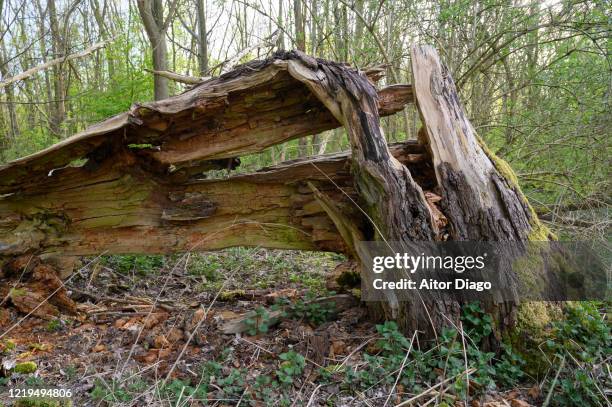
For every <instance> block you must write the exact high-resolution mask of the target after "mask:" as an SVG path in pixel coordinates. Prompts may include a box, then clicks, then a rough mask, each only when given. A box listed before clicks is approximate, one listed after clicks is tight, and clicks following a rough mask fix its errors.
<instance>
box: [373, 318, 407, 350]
mask: <svg viewBox="0 0 612 407" xmlns="http://www.w3.org/2000/svg"><path fill="white" fill-rule="evenodd" d="M376 331H377V332H378V334H379V335H381V336H382V339H379V340H378V342H377V345H378V347H379V348H380V349H382V350H383V351H384V352H385V353H387V354H391V355H396V354H404V352H405V351H406V350H407V349H408V347H409V346H410V342H409V341H408V339H406V337H405V336H404V335H403V334H402V333H401V332H400V331H399V329H398V326H397V323H395V321H385V323H384V324H382V325H376Z"/></svg>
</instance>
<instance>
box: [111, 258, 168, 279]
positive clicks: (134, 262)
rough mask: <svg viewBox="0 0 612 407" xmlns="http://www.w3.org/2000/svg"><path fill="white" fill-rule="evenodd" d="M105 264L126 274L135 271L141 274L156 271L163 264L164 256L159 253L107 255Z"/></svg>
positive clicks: (144, 274)
mask: <svg viewBox="0 0 612 407" xmlns="http://www.w3.org/2000/svg"><path fill="white" fill-rule="evenodd" d="M104 262H105V264H107V265H108V266H109V267H111V268H113V269H115V270H117V271H118V272H120V273H123V274H128V273H132V272H135V273H137V274H139V275H141V276H146V275H149V274H154V273H156V272H157V271H158V270H159V269H160V268H162V267H163V266H164V256H159V255H149V256H144V255H125V256H108V257H106V258H105V261H104Z"/></svg>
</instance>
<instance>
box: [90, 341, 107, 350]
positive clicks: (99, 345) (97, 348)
mask: <svg viewBox="0 0 612 407" xmlns="http://www.w3.org/2000/svg"><path fill="white" fill-rule="evenodd" d="M105 350H106V346H104V345H103V344H101V343H99V344H97V345H96V346H94V347H93V348H92V349H91V351H92V352H104V351H105Z"/></svg>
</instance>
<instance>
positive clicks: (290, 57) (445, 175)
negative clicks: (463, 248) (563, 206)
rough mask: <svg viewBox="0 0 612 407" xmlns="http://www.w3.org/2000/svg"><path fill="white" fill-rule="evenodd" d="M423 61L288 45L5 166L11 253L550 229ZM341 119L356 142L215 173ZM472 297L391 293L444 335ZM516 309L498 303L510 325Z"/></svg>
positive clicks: (2, 190)
mask: <svg viewBox="0 0 612 407" xmlns="http://www.w3.org/2000/svg"><path fill="white" fill-rule="evenodd" d="M412 64H413V75H414V84H413V85H412V86H410V85H395V86H391V87H389V88H386V89H383V90H381V91H376V89H375V87H374V84H373V82H372V81H373V79H369V78H368V77H367V76H366V75H365V74H364V73H361V72H358V71H355V70H352V69H351V68H349V67H347V66H345V65H342V64H337V63H333V62H329V61H324V60H320V59H315V58H311V57H308V56H305V55H303V54H301V53H296V52H290V53H278V54H276V55H275V56H274V57H273V58H271V59H268V60H265V61H254V62H251V63H248V64H246V65H244V66H242V67H240V68H238V69H236V70H235V71H232V72H229V73H227V74H225V75H222V76H221V77H219V78H215V79H211V80H209V81H206V82H204V83H202V84H200V85H197V86H195V87H194V88H193V89H191V90H189V91H188V92H185V93H184V94H182V95H179V96H175V97H172V98H169V99H166V100H162V101H159V102H155V103H149V104H143V105H136V106H134V107H133V108H132V109H131V110H130V111H129V112H127V113H124V114H122V115H119V116H116V117H114V118H111V119H109V120H107V121H105V122H103V123H100V124H98V125H95V126H92V127H91V128H90V129H88V130H87V131H85V132H84V133H82V134H79V135H77V136H74V137H73V138H71V139H68V140H65V141H63V142H62V143H59V144H57V145H55V146H52V147H50V148H48V149H46V150H44V151H41V152H39V153H37V154H34V155H32V156H29V157H25V158H23V159H20V160H17V161H15V162H13V163H11V164H9V165H7V166H4V167H0V194H2V195H0V219H1V220H0V256H1V257H3V258H4V261H5V264H14V259H15V258H18V259H19V258H23V256H28V255H30V256H31V255H36V256H39V257H40V258H42V259H43V260H44V259H45V258H46V257H53V256H58V255H62V256H79V255H86V254H95V253H101V252H104V253H107V254H110V253H174V252H185V251H194V250H196V251H197V250H211V249H220V248H225V247H231V246H239V245H245V246H262V247H270V248H289V249H304V250H328V251H337V252H344V253H348V254H350V255H352V256H354V257H355V258H356V259H357V260H360V261H361V263H362V265H363V264H365V262H366V259H367V258H368V256H369V255H371V253H368V250H369V249H368V247H367V246H366V245H365V244H364V242H365V241H384V242H386V241H395V242H398V243H399V244H400V248H402V247H407V246H408V245H409V244H410V242H415V241H441V240H447V239H449V240H457V241H464V240H472V241H487V240H492V241H514V242H521V241H527V240H548V239H549V238H550V235H549V233H548V232H547V230H546V229H545V228H544V227H543V226H542V225H541V224H540V223H539V221H538V219H537V217H536V216H535V213H534V212H533V211H532V210H531V207H530V206H529V204H528V203H527V201H526V199H525V198H524V196H523V195H522V194H521V192H520V189H519V187H518V185H517V183H516V180H515V178H514V176H513V173H512V171H511V170H510V169H509V167H508V165H507V164H506V163H505V162H503V161H501V160H499V159H497V158H496V157H495V156H493V155H492V154H490V153H489V152H487V150H486V148H485V146H484V145H483V143H482V141H481V140H480V139H478V137H477V135H476V134H475V132H474V129H473V128H472V126H471V124H470V123H469V121H468V120H467V117H466V115H465V113H464V111H463V108H462V107H461V105H460V104H459V98H458V96H457V93H456V89H455V86H454V84H453V82H452V78H451V77H450V74H449V73H448V71H447V70H446V67H444V65H443V64H442V63H441V62H440V60H439V59H438V56H437V54H436V53H435V51H434V50H433V49H432V48H431V47H414V48H413V49H412ZM373 77H375V75H373ZM413 101H414V102H416V104H417V106H418V108H419V111H420V113H421V119H422V122H423V123H424V126H423V128H422V129H421V131H420V133H419V140H418V142H408V143H404V144H400V145H396V146H388V145H387V143H386V140H385V137H384V134H383V131H382V128H381V126H380V120H379V118H380V116H382V115H388V114H393V113H395V112H398V111H400V110H401V109H402V108H403V107H404V106H405V104H406V103H410V102H413ZM339 126H344V127H345V129H346V131H347V134H348V138H349V141H350V145H351V153H350V155H349V154H335V155H327V156H319V157H315V158H311V159H305V160H298V161H293V162H288V163H283V164H280V165H278V166H275V167H270V168H267V169H263V170H261V171H258V172H256V173H253V174H241V175H234V176H231V177H227V178H221V179H207V178H206V174H207V173H208V171H210V170H218V169H232V168H235V167H236V166H237V165H238V164H239V160H238V159H237V157H239V156H241V155H245V154H249V153H253V152H258V151H262V150H263V149H265V148H267V147H269V146H272V145H275V144H278V143H281V142H284V141H287V140H291V139H294V138H298V137H304V136H307V135H311V134H315V133H317V132H320V131H323V130H328V129H332V128H336V127H339ZM75 160H81V161H84V162H80V163H79V164H80V165H79V166H77V165H74V163H75ZM514 255H516V256H517V257H520V256H522V255H524V253H521V252H520V251H519V252H517V253H514ZM538 256H539V255H538ZM11 262H12V263H11ZM8 269H10V267H9V268H7V267H3V270H8ZM499 272H500V273H501V274H503V275H505V274H509V273H511V271H510V270H509V269H501V270H500V271H499ZM546 272H547V270H545V269H538V270H534V271H533V274H534V275H536V274H538V275H539V274H542V273H546ZM362 277H363V278H364V280H365V281H366V283H367V282H369V279H371V274H370V273H369V272H367V271H366V270H363V271H362ZM460 306H461V304H460V303H457V302H455V301H446V302H445V301H437V302H425V301H423V300H422V299H419V298H414V299H411V300H410V301H408V302H407V303H405V302H404V303H400V302H399V300H398V299H397V298H395V297H394V295H392V294H389V295H388V296H387V298H386V301H385V302H384V304H382V308H380V309H379V311H380V312H381V313H382V314H383V315H384V316H386V317H389V318H393V319H397V320H398V321H399V322H400V323H401V325H402V326H403V327H404V328H409V329H419V330H424V331H427V332H430V333H431V334H433V335H435V332H436V330H437V329H438V328H439V327H441V326H444V325H446V324H448V321H449V320H451V321H452V320H457V318H458V315H459V310H460ZM515 310H516V302H510V303H499V302H497V303H496V302H491V303H490V304H489V305H488V311H489V312H490V313H491V314H493V315H494V317H495V319H496V321H498V322H499V325H500V326H501V327H502V328H503V327H506V326H511V325H512V323H513V320H514V317H513V315H514V312H515Z"/></svg>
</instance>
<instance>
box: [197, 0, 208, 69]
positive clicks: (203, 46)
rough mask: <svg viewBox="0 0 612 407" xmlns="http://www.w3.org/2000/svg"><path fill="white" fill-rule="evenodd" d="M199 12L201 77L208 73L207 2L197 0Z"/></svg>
mask: <svg viewBox="0 0 612 407" xmlns="http://www.w3.org/2000/svg"><path fill="white" fill-rule="evenodd" d="M196 6H197V10H198V67H199V68H200V75H201V76H206V74H207V72H208V38H207V34H206V0H196Z"/></svg>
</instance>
